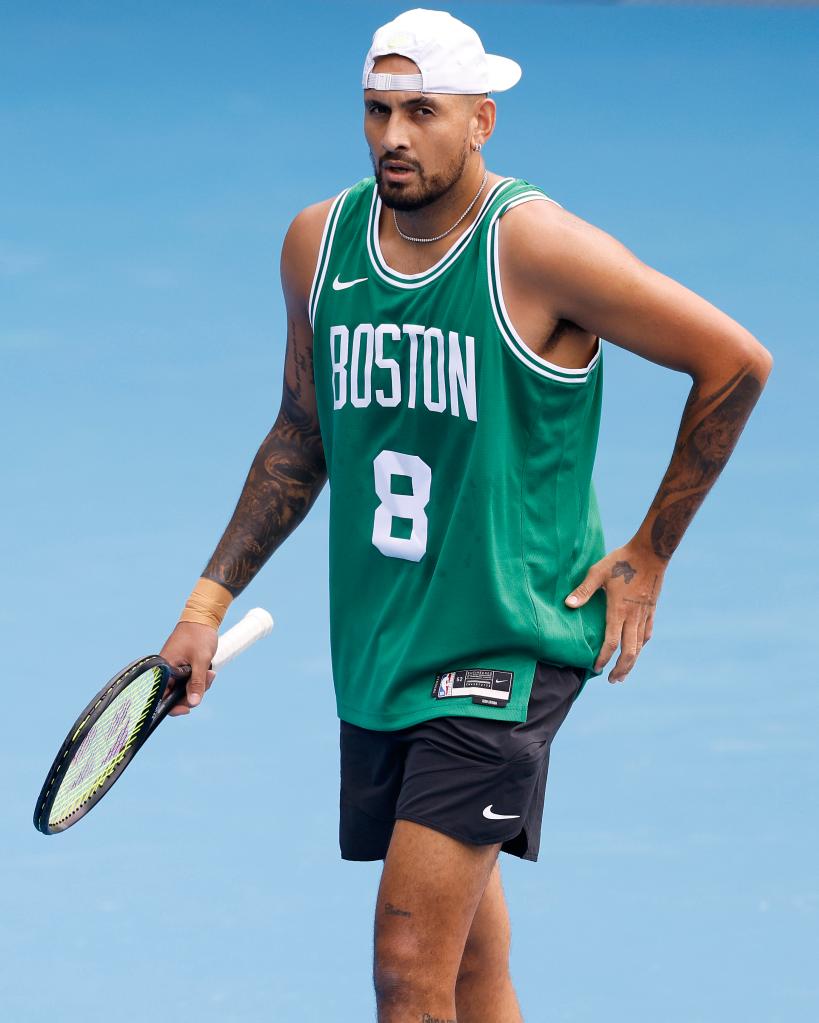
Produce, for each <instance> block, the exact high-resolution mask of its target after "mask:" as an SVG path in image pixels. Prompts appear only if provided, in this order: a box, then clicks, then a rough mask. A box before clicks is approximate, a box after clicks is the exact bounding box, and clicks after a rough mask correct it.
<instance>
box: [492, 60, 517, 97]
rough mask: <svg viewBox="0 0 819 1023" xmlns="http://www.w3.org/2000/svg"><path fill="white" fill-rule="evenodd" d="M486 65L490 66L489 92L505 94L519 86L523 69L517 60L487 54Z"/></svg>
mask: <svg viewBox="0 0 819 1023" xmlns="http://www.w3.org/2000/svg"><path fill="white" fill-rule="evenodd" d="M486 63H487V64H488V65H489V91H490V92H504V91H505V90H506V89H511V88H512V86H513V85H517V84H518V82H519V81H520V76H521V75H522V74H523V69H522V68H521V66H520V64H518V62H517V61H516V60H511V59H510V58H509V57H499V56H498V55H497V54H495V53H487V55H486Z"/></svg>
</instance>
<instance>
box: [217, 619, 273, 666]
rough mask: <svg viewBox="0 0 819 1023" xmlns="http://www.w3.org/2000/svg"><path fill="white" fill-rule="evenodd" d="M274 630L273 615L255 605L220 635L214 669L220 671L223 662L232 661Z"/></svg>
mask: <svg viewBox="0 0 819 1023" xmlns="http://www.w3.org/2000/svg"><path fill="white" fill-rule="evenodd" d="M272 630H273V616H272V615H271V614H270V612H269V611H265V609H264V608H263V607H254V608H252V609H251V610H250V611H248V613H247V614H246V615H245V616H244V618H243V619H242V620H241V621H240V622H237V623H236V624H235V625H234V626H233V627H232V628H230V629H228V631H227V632H225V633H223V634H222V635H221V636H220V637H219V645H218V646H217V647H216V653H215V654H214V656H213V670H214V671H219V669H220V668H221V667H222V665H223V664H227V662H228V661H232V660H233V658H234V657H236V656H238V655H239V654H241V653H243V652H244V651H245V650H247V648H248V647H249V646H253V644H254V643H255V642H257V640H260V639H263V638H264V637H265V636H268V635H270V633H271V632H272Z"/></svg>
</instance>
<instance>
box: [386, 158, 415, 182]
mask: <svg viewBox="0 0 819 1023" xmlns="http://www.w3.org/2000/svg"><path fill="white" fill-rule="evenodd" d="M414 173H415V168H414V167H411V166H410V165H409V164H408V163H401V161H400V160H385V161H384V162H383V163H382V164H381V175H382V177H383V178H384V179H385V180H386V181H389V182H391V183H393V184H395V183H397V182H399V181H406V180H407V179H408V178H409V177H410V176H411V175H412V174H414Z"/></svg>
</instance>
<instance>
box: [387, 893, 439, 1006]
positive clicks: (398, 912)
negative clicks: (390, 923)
mask: <svg viewBox="0 0 819 1023" xmlns="http://www.w3.org/2000/svg"><path fill="white" fill-rule="evenodd" d="M384 912H385V913H386V914H387V916H412V913H410V911H409V910H408V909H399V908H398V906H393V904H392V903H391V902H388V903H386V905H385V906H384ZM430 1023H434V1020H433V1019H432V1017H431V1016H430Z"/></svg>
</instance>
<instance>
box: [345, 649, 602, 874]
mask: <svg viewBox="0 0 819 1023" xmlns="http://www.w3.org/2000/svg"><path fill="white" fill-rule="evenodd" d="M584 677H585V669H584V668H574V667H566V666H558V665H555V664H549V663H547V662H544V661H541V662H539V663H538V665H537V668H536V670H535V677H534V681H533V683H532V694H531V696H530V698H529V707H528V711H527V718H526V721H497V720H494V719H492V718H475V717H462V716H457V715H452V716H448V717H438V718H432V719H430V720H429V721H422V722H420V723H419V724H417V725H410V726H409V727H408V728H400V729H396V730H393V731H376V730H373V729H369V728H360V727H359V726H358V725H352V724H350V723H349V722H347V721H341V722H340V725H341V735H340V751H341V799H340V810H341V813H340V823H339V844H340V846H341V857H342V859H345V860H379V859H383V858H384V857H385V856H386V855H387V847H388V846H389V843H390V837H391V835H392V829H393V825H394V823H395V821H396V820H408V821H415V822H416V823H418V824H425V825H426V826H427V827H430V828H434V829H435V830H436V831H441V832H443V833H444V834H445V835H449V836H451V837H452V838H457V839H459V840H460V841H462V842H470V843H472V844H475V845H489V844H491V843H493V842H501V843H502V845H501V849H502V850H503V851H504V852H508V853H511V854H512V855H513V856H519V857H521V858H522V859H524V860H536V859H537V856H538V850H539V848H540V828H541V820H542V817H543V800H544V795H545V790H546V773H547V771H548V767H549V748H550V746H551V743H552V739H553V738H554V736H555V733H556V732H557V730H558V728H559V727H560V726H561V724H562V723H563V721H564V719H565V717H566V715H567V714H568V712H569V709H570V707H571V705H572V703H573V701H574V699H575V697H576V696H577V695H578V693H579V692H580V688H581V685H582V682H583V679H584Z"/></svg>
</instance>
